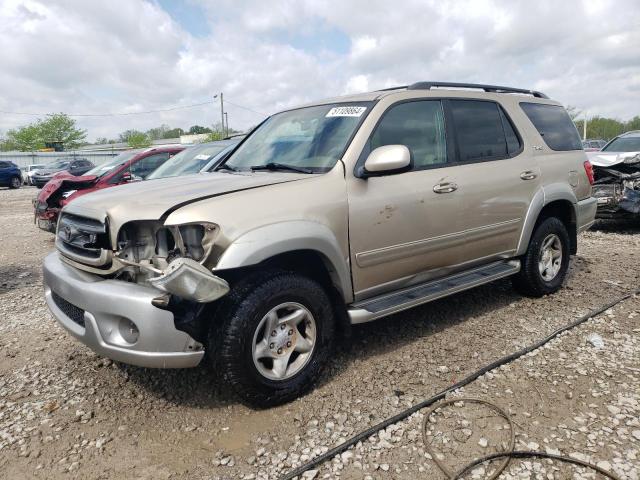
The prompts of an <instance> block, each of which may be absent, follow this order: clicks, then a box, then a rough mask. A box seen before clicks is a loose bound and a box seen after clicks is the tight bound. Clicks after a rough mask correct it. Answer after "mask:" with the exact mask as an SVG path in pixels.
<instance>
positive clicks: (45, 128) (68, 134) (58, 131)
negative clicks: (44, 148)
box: [35, 113, 87, 150]
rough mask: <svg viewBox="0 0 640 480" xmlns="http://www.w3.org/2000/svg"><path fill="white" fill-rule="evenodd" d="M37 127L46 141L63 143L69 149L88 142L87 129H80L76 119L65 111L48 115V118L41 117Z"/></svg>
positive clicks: (41, 137)
mask: <svg viewBox="0 0 640 480" xmlns="http://www.w3.org/2000/svg"><path fill="white" fill-rule="evenodd" d="M35 127H36V128H37V129H38V130H39V132H40V139H41V140H42V141H43V142H44V143H61V144H62V146H63V147H64V148H65V149H67V150H71V149H74V148H77V147H79V146H80V145H83V144H84V143H86V142H85V139H86V138H87V131H86V130H82V129H79V128H78V127H77V126H76V121H75V120H74V119H72V118H70V117H69V116H68V115H66V114H64V113H54V114H52V115H47V118H46V120H41V119H39V120H38V121H37V122H36V124H35Z"/></svg>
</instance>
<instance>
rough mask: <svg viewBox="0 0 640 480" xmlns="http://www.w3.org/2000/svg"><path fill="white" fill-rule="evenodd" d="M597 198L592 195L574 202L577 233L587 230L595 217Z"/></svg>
mask: <svg viewBox="0 0 640 480" xmlns="http://www.w3.org/2000/svg"><path fill="white" fill-rule="evenodd" d="M597 208H598V200H597V199H596V198H594V197H589V198H585V199H584V200H580V201H579V202H577V203H576V227H577V229H578V233H580V232H584V231H585V230H588V229H589V228H590V227H591V225H593V223H594V222H595V219H596V210H597Z"/></svg>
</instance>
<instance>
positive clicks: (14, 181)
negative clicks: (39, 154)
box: [9, 177, 22, 190]
mask: <svg viewBox="0 0 640 480" xmlns="http://www.w3.org/2000/svg"><path fill="white" fill-rule="evenodd" d="M21 186H22V179H21V178H20V177H11V180H10V182H9V188H12V189H14V190H15V189H18V188H20V187H21Z"/></svg>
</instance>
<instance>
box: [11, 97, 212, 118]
mask: <svg viewBox="0 0 640 480" xmlns="http://www.w3.org/2000/svg"><path fill="white" fill-rule="evenodd" d="M211 103H213V102H212V101H211V100H209V101H208V102H201V103H193V104H191V105H178V106H175V107H167V108H160V109H158V110H146V111H144V112H120V113H66V114H65V115H67V116H68V117H120V116H126V115H145V114H149V113H161V112H170V111H173V110H180V109H184V108H193V107H200V106H202V105H208V104H211ZM0 113H4V114H7V115H30V116H34V117H42V116H47V115H51V113H27V112H8V111H5V110H0Z"/></svg>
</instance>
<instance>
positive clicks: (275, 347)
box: [206, 271, 335, 408]
mask: <svg viewBox="0 0 640 480" xmlns="http://www.w3.org/2000/svg"><path fill="white" fill-rule="evenodd" d="M299 307H300V308H299ZM267 314H270V315H269V316H267ZM294 317H295V319H296V321H299V322H300V323H299V324H297V325H296V326H293V321H291V325H290V324H289V323H287V324H283V323H278V322H276V321H274V320H272V319H274V318H279V319H280V321H284V320H286V318H294ZM270 322H271V323H270ZM311 322H313V328H312V327H311ZM284 325H286V327H285V328H282V327H283V326H284ZM272 326H273V328H271V327H272ZM294 329H295V332H294ZM334 330H335V319H334V311H333V307H332V304H331V301H330V298H329V295H327V293H326V291H325V290H324V288H323V287H322V286H321V285H320V284H319V283H317V282H315V281H314V280H312V279H310V278H307V277H305V276H302V275H298V274H296V273H291V272H283V271H268V272H262V273H257V274H253V275H251V276H249V277H247V278H246V279H244V280H243V281H242V282H241V283H239V284H237V285H236V286H235V287H234V288H233V289H232V291H231V292H230V293H229V295H228V296H227V297H226V298H225V299H224V300H223V302H222V303H221V305H220V308H219V309H218V310H217V312H216V315H215V318H214V320H213V322H212V327H211V328H210V329H209V334H208V339H207V345H206V346H207V350H209V352H210V355H209V356H208V358H209V359H210V362H211V363H212V364H213V367H214V369H215V371H217V372H218V373H221V374H222V377H223V378H224V380H226V381H227V382H228V383H229V385H230V386H231V388H232V389H233V390H234V391H235V393H236V394H237V395H238V396H239V397H240V399H241V400H242V401H243V402H244V403H246V404H248V405H250V406H252V407H258V408H265V407H271V406H274V405H279V404H282V403H285V402H288V401H291V400H293V399H295V398H297V397H299V396H300V395H302V394H304V393H305V392H307V391H308V390H309V389H310V388H311V387H312V386H313V385H314V383H315V382H316V381H317V380H318V378H319V377H320V375H321V374H322V370H323V369H324V366H325V365H326V363H327V361H328V359H329V355H330V353H331V350H332V345H333V337H334ZM274 333H275V335H274ZM267 339H268V340H267ZM309 339H313V341H311V340H309ZM289 340H291V341H289ZM287 342H288V343H287ZM258 343H260V344H261V345H262V349H260V348H258V347H257V346H254V345H258ZM310 344H312V346H311V347H309V345H310ZM305 349H308V350H307V351H306V352H304V353H301V352H302V350H305ZM298 350H300V352H299V351H298ZM264 352H266V353H264ZM256 357H259V358H258V359H256ZM285 358H286V360H283V359H285ZM276 361H278V366H280V368H277V366H276ZM285 362H287V363H285ZM282 365H287V366H286V367H284V370H283V369H282Z"/></svg>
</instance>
